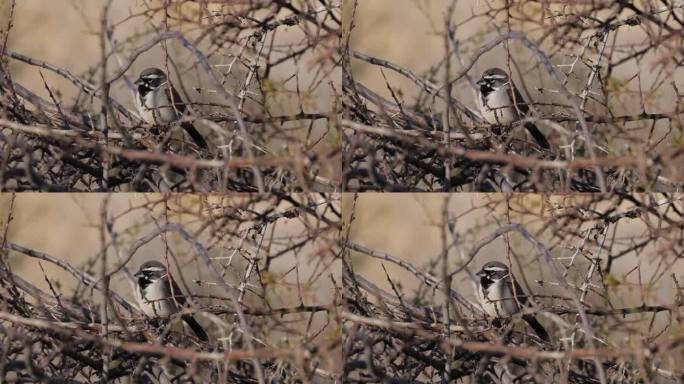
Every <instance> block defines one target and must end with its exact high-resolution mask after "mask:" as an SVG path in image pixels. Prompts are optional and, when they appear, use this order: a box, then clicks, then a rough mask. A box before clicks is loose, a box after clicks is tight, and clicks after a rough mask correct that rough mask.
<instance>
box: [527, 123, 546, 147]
mask: <svg viewBox="0 0 684 384" xmlns="http://www.w3.org/2000/svg"><path fill="white" fill-rule="evenodd" d="M525 128H527V132H529V133H530V134H531V135H532V137H534V140H535V141H536V142H537V144H539V146H540V147H542V148H544V149H549V148H551V146H550V145H549V142H548V141H547V140H546V137H544V134H543V133H541V131H540V130H539V128H537V126H536V125H534V124H532V123H529V122H528V123H525Z"/></svg>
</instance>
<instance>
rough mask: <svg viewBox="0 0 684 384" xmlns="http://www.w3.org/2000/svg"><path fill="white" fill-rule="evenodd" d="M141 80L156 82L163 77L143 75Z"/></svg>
mask: <svg viewBox="0 0 684 384" xmlns="http://www.w3.org/2000/svg"><path fill="white" fill-rule="evenodd" d="M143 78H145V79H148V80H157V79H163V78H164V76H159V75H145V76H143Z"/></svg>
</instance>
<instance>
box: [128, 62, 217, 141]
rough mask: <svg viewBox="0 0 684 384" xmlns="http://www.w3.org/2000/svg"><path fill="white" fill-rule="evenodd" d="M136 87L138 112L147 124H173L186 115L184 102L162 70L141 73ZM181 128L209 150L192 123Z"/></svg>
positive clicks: (182, 124)
mask: <svg viewBox="0 0 684 384" xmlns="http://www.w3.org/2000/svg"><path fill="white" fill-rule="evenodd" d="M135 85H137V86H138V97H137V98H136V101H137V104H138V110H139V111H140V114H141V116H142V118H143V120H145V122H146V123H148V124H153V125H156V124H169V123H173V122H174V121H176V120H178V119H179V118H180V117H181V116H182V115H183V114H184V113H185V109H186V108H185V104H184V103H183V100H181V98H180V95H179V94H178V92H177V91H176V89H175V88H173V86H172V85H171V84H170V83H169V81H168V79H167V78H166V74H165V73H164V71H162V70H161V69H159V68H147V69H146V70H144V71H142V72H140V77H139V78H138V80H136V81H135ZM181 127H183V129H185V132H187V133H188V134H189V135H190V137H191V138H192V140H193V141H194V142H195V144H197V145H198V146H199V147H201V148H208V147H207V142H206V141H204V138H203V137H202V135H200V133H199V132H198V131H197V129H195V127H194V126H193V125H192V124H191V123H190V122H187V121H184V122H182V123H181Z"/></svg>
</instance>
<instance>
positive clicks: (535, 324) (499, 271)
mask: <svg viewBox="0 0 684 384" xmlns="http://www.w3.org/2000/svg"><path fill="white" fill-rule="evenodd" d="M477 276H479V277H480V287H479V289H478V292H477V293H478V298H479V300H480V304H481V305H482V308H483V309H484V310H485V312H486V313H487V314H488V315H489V316H492V317H494V318H497V319H498V318H506V317H511V316H513V315H515V314H516V313H518V312H520V310H521V306H525V304H527V296H525V293H524V292H523V290H522V287H520V284H518V282H517V281H516V280H515V277H513V274H512V273H511V272H510V270H509V269H508V266H507V265H506V264H504V263H500V262H498V261H490V262H488V263H487V264H485V265H484V266H483V267H482V270H480V272H478V273H477ZM514 289H515V295H514V294H513V292H514ZM522 318H523V320H525V321H526V322H527V323H528V324H529V325H530V327H532V329H533V330H534V332H535V333H536V334H537V335H538V336H539V337H540V338H541V339H542V340H544V341H549V334H548V333H547V332H546V330H545V329H544V327H543V326H542V325H541V324H539V321H537V318H535V317H534V316H533V315H530V314H523V316H522Z"/></svg>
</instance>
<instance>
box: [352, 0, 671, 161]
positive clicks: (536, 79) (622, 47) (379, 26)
mask: <svg viewBox="0 0 684 384" xmlns="http://www.w3.org/2000/svg"><path fill="white" fill-rule="evenodd" d="M350 3H352V2H351V1H350V2H348V3H347V4H346V5H347V7H346V8H345V15H347V16H349V17H351V16H352V14H353V17H354V29H353V31H352V34H351V40H350V46H351V49H352V50H355V51H358V52H360V53H363V54H366V55H370V56H372V57H375V58H377V59H380V60H387V61H389V62H390V63H393V64H396V65H398V66H399V67H401V68H404V69H406V70H408V71H411V72H412V73H413V74H415V75H417V76H418V77H419V78H421V79H424V80H429V81H432V82H433V83H434V84H436V85H437V86H438V87H441V86H443V85H444V84H445V83H446V79H447V78H449V79H453V78H454V76H455V75H456V74H458V73H460V72H461V71H462V69H463V65H464V64H465V63H469V62H470V61H471V60H472V59H474V57H473V53H474V52H475V50H476V49H477V48H479V47H481V46H482V45H484V44H485V43H487V42H489V41H492V40H494V39H495V38H496V37H497V36H499V35H500V34H504V33H506V32H507V30H508V28H509V26H508V24H507V23H506V19H507V13H506V11H505V4H506V2H504V1H503V0H494V1H484V0H478V1H453V0H430V1H426V0H372V1H368V0H360V1H358V2H357V3H356V4H357V7H356V8H355V9H354V8H353V7H352V6H351V4H350ZM590 3H591V2H556V1H553V2H546V1H520V2H510V4H512V5H511V7H510V17H511V23H510V30H512V31H520V32H522V33H524V34H525V35H526V36H528V38H529V39H530V40H532V41H533V42H534V43H535V44H537V45H539V46H540V47H541V49H542V50H543V51H544V53H545V54H546V55H547V56H548V57H549V59H550V61H551V63H552V64H553V65H554V66H555V70H556V71H557V72H558V73H559V76H560V78H561V80H562V81H564V83H565V85H566V87H567V88H568V89H569V90H570V92H571V93H573V94H575V95H580V94H581V93H582V90H583V89H584V87H585V86H586V84H587V80H588V78H589V73H590V66H591V65H592V63H593V61H592V60H595V59H596V57H599V54H601V65H600V70H601V71H600V72H601V76H599V77H597V78H595V79H594V82H593V85H592V87H591V88H590V93H589V100H588V103H587V111H588V112H589V113H592V114H593V113H596V114H599V115H605V114H608V115H610V116H614V115H618V116H619V115H630V116H631V115H635V114H637V113H639V112H640V111H641V109H642V106H643V107H644V108H645V110H646V111H647V112H649V113H665V114H667V113H670V112H672V111H674V110H675V106H676V104H677V100H678V96H677V91H676V88H678V89H679V90H680V91H679V92H680V94H681V89H682V87H684V68H682V66H681V64H680V63H679V61H678V59H677V53H676V52H681V47H682V46H681V40H680V39H678V38H676V37H675V36H674V35H673V34H670V32H669V29H668V30H664V31H662V32H660V33H659V32H656V31H658V26H657V20H667V22H668V23H669V22H670V21H672V20H673V19H672V17H673V16H677V17H678V18H681V17H682V16H684V10H683V9H682V8H681V6H675V8H674V10H673V11H668V10H667V6H666V5H667V3H668V2H658V1H637V2H634V3H633V4H634V6H636V7H638V8H639V9H641V10H643V11H644V12H646V13H648V12H652V13H653V14H654V15H656V16H655V19H654V20H656V21H653V22H652V21H649V20H647V18H646V17H642V18H641V20H642V24H640V25H636V26H622V27H620V28H619V29H618V30H616V31H611V32H610V34H609V38H608V39H607V40H606V41H607V45H606V48H605V49H604V50H601V47H602V44H600V43H599V42H597V40H596V38H594V39H593V40H590V39H589V37H590V36H592V35H593V34H596V33H597V31H599V28H597V25H599V22H598V20H607V21H610V22H617V21H618V20H620V21H623V20H626V19H628V18H629V17H631V16H633V15H634V14H635V12H633V11H631V10H630V9H625V10H624V11H623V12H621V13H619V14H617V12H616V10H618V9H622V8H623V7H622V6H619V5H617V3H604V4H603V5H600V6H599V5H596V6H594V5H592V4H593V3H591V4H590ZM631 4H632V3H630V5H631ZM454 5H455V6H454ZM450 7H453V8H450ZM661 7H663V8H664V9H665V11H661V10H660V8H661ZM592 10H595V11H592ZM450 11H451V13H449V12H450ZM668 15H669V16H668ZM592 17H593V19H592ZM573 22H574V23H575V24H572V23H573ZM651 22H652V24H651ZM447 25H451V26H452V28H453V29H454V30H455V40H456V41H457V44H458V53H457V54H455V55H453V56H451V60H450V65H451V70H450V71H449V73H448V74H447V73H446V72H445V62H446V60H445V57H446V56H447V55H446V52H447V48H448V50H449V51H452V49H453V45H451V42H449V41H448V37H447V33H446V31H447V28H446V26H447ZM568 25H570V26H568ZM673 25H674V27H672V28H675V29H676V28H678V27H679V26H678V25H677V24H676V23H674V24H673ZM667 27H669V25H668V26H667ZM656 36H662V37H660V38H659V37H656ZM599 40H600V39H599ZM508 44H509V48H510V51H509V52H510V54H509V53H507V51H506V48H505V44H503V43H502V44H499V45H498V46H496V47H495V48H494V49H491V50H490V51H488V52H486V53H485V54H484V55H482V56H481V57H480V58H479V59H478V60H477V62H476V63H475V65H474V66H473V67H472V68H471V69H470V70H469V71H468V75H469V76H470V77H472V79H473V80H477V79H478V78H479V77H480V75H481V73H482V72H483V71H484V70H485V69H487V68H489V67H494V66H497V67H501V68H504V69H505V68H507V65H508V64H510V66H511V71H512V73H513V76H514V82H515V83H516V84H517V85H518V87H519V88H521V92H522V93H523V96H524V97H526V98H528V100H530V101H531V102H536V103H539V104H538V105H537V107H538V108H539V109H540V110H541V111H542V112H543V113H545V114H546V115H551V114H552V113H556V114H558V113H561V112H565V113H571V111H570V110H567V109H566V107H565V106H567V105H568V102H567V101H568V100H567V98H566V97H565V96H563V95H562V94H560V93H559V92H558V88H559V84H558V83H557V82H556V81H554V80H553V79H552V78H551V77H550V76H549V74H548V72H547V70H546V69H545V68H544V67H543V66H542V65H540V61H539V60H538V58H537V56H536V55H535V54H533V53H532V51H530V50H529V49H528V48H527V47H525V46H524V45H523V44H522V43H521V42H520V41H519V40H509V43H508ZM351 63H352V73H353V75H354V78H355V80H357V81H359V82H360V83H362V84H364V85H365V86H367V87H369V88H370V89H371V90H372V91H373V92H375V93H378V94H380V95H381V96H383V97H385V98H386V99H387V100H393V96H392V95H391V92H390V90H389V89H388V86H389V87H392V89H393V90H394V92H395V96H396V97H397V98H398V99H399V100H400V101H403V102H404V103H405V104H406V106H409V107H414V108H417V109H420V110H423V111H425V112H427V111H428V108H430V109H429V111H430V112H435V113H440V112H442V111H443V110H444V103H443V102H441V100H440V99H439V98H437V100H436V101H435V100H434V99H433V98H432V97H430V96H428V95H426V94H424V93H423V94H421V89H420V87H419V86H418V85H417V84H415V83H414V82H413V81H411V80H409V79H408V78H407V77H406V76H403V75H400V74H398V73H397V72H395V71H393V70H391V69H389V68H386V67H384V66H382V65H374V64H370V63H368V62H366V61H363V60H358V59H354V58H352V59H351ZM573 63H574V64H575V65H574V66H573V65H572V64H573ZM608 63H610V64H608ZM640 93H641V94H640ZM419 96H422V97H423V98H422V99H420V100H418V99H417V98H418V97H419ZM452 96H453V97H454V98H456V99H458V100H460V101H461V102H463V103H464V104H466V105H467V106H469V107H470V108H476V106H477V104H476V102H475V100H476V98H475V93H474V89H473V87H472V86H471V85H470V84H469V82H468V81H467V79H466V78H465V77H464V78H461V79H460V80H458V81H456V83H455V84H454V88H453V90H452ZM577 100H579V98H578V99H577ZM578 104H579V101H578ZM416 105H418V106H419V107H416ZM651 123H652V121H649V120H646V121H637V122H628V123H626V126H625V132H627V134H624V135H621V136H620V137H616V135H612V136H611V135H609V134H608V136H607V138H608V139H609V140H608V144H609V145H610V147H611V148H612V149H614V150H619V151H623V150H624V151H626V152H627V149H628V148H627V146H629V145H634V143H633V140H636V138H641V140H643V137H646V135H648V134H651V136H648V137H649V138H659V137H661V136H660V135H667V134H668V133H669V131H668V129H670V128H671V125H670V124H669V123H668V121H667V120H660V121H657V122H656V124H655V126H654V127H652V126H651ZM638 129H643V131H639V130H638ZM649 129H655V131H653V132H655V133H656V134H653V132H651V131H649ZM607 131H608V130H607V129H603V128H601V130H600V132H601V133H606V134H607V133H608V132H607ZM632 134H634V135H635V136H634V137H632V136H631V135H632ZM627 136H629V137H627ZM667 137H668V139H667V140H664V141H663V142H659V143H657V144H661V145H663V146H664V147H667V146H668V145H671V144H672V142H671V141H670V139H669V136H667ZM631 150H633V151H637V149H636V148H631Z"/></svg>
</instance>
